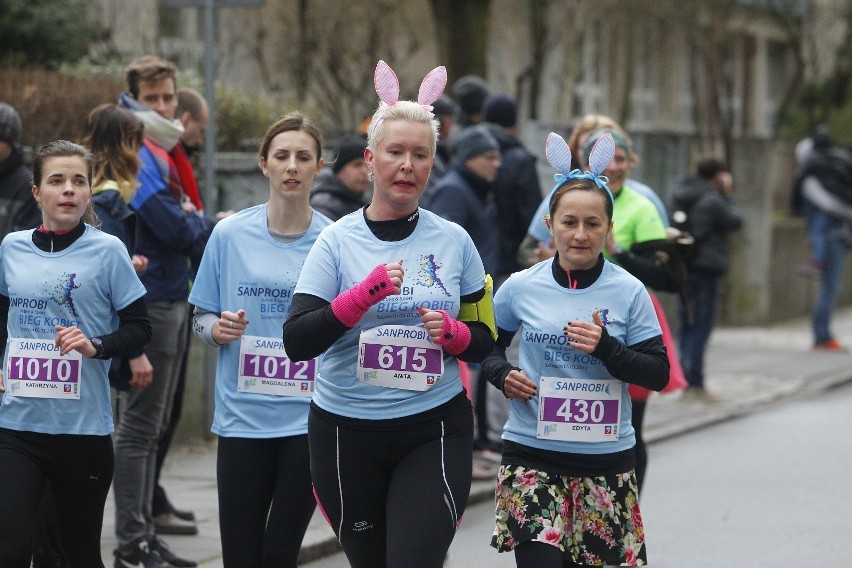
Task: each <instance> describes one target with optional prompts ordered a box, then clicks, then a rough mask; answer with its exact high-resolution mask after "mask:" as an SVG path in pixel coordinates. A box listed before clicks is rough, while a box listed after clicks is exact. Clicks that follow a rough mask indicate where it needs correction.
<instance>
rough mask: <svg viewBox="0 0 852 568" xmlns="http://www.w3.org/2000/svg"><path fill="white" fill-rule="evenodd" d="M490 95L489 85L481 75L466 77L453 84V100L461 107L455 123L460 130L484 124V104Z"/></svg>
mask: <svg viewBox="0 0 852 568" xmlns="http://www.w3.org/2000/svg"><path fill="white" fill-rule="evenodd" d="M489 94H491V93H490V90H489V89H488V84H487V83H486V82H485V79H483V78H482V77H480V76H479V75H465V76H464V77H460V78H459V79H458V80H456V82H455V83H453V98H454V99H455V100H456V103H457V104H458V107H459V108H458V110H459V113H458V116H457V117H456V121H455V122H456V124H457V125H458V127H459V129H461V130H464V129H465V128H467V127H468V126H473V125H475V124H479V123H480V122H482V104H483V103H484V102H485V99H486V98H488V95H489Z"/></svg>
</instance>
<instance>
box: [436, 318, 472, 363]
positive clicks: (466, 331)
mask: <svg viewBox="0 0 852 568" xmlns="http://www.w3.org/2000/svg"><path fill="white" fill-rule="evenodd" d="M435 311H436V312H439V313H440V314H441V315H442V316H443V317H444V327H443V328H442V329H441V337H440V338H438V340H437V341H435V343H436V344H438V345H440V346H442V347H443V348H444V351H446V352H447V353H449V354H450V355H458V354H459V353H461V352H462V351H464V350H465V349H467V346H468V345H470V337H471V335H470V328H469V327H467V324H465V323H463V322H460V321H459V320H457V319H453V318H451V317H450V314H448V313H447V312H445V311H444V310H435Z"/></svg>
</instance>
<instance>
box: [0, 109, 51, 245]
mask: <svg viewBox="0 0 852 568" xmlns="http://www.w3.org/2000/svg"><path fill="white" fill-rule="evenodd" d="M20 142H21V117H20V115H19V114H18V111H16V110H15V109H14V108H12V106H11V105H8V104H6V103H0V238H2V237H5V236H6V235H8V234H9V233H11V232H13V231H20V230H21V229H32V228H33V227H38V225H39V224H40V223H41V212H40V211H39V209H38V206H37V204H36V200H35V199H33V193H32V187H33V173H32V172H31V171H30V169H29V168H28V167H27V166H25V165H24V153H23V151H22V150H21V146H20Z"/></svg>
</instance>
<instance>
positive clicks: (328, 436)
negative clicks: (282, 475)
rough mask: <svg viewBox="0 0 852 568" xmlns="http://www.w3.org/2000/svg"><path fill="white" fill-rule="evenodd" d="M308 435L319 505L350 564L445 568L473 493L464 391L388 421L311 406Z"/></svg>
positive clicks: (469, 416)
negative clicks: (445, 562)
mask: <svg viewBox="0 0 852 568" xmlns="http://www.w3.org/2000/svg"><path fill="white" fill-rule="evenodd" d="M308 432H309V440H310V448H311V475H312V477H313V482H314V488H315V491H316V494H317V501H318V503H319V505H320V507H321V508H322V509H323V513H324V514H325V516H326V519H327V520H328V522H329V524H330V525H331V527H332V529H334V532H335V534H336V535H337V539H338V540H339V541H340V544H341V546H342V547H343V550H344V552H345V553H346V557H347V559H348V560H349V563H350V564H351V565H352V567H353V568H374V567H378V566H381V567H385V566H387V568H403V567H405V568H440V567H441V566H442V565H443V562H444V557H445V556H446V553H447V550H448V549H449V547H450V543H451V542H452V540H453V536H455V532H456V529H457V528H458V525H459V522H460V521H461V516H462V514H463V513H464V509H465V505H466V504H467V498H468V494H469V493H470V480H471V452H472V451H473V413H472V410H471V406H470V402H469V401H468V400H467V397H466V396H465V394H464V393H463V392H462V393H460V394H459V395H458V396H456V397H455V398H453V399H452V400H450V401H449V402H447V403H445V404H443V405H441V406H439V407H437V408H434V409H432V410H429V411H427V412H424V413H421V414H416V415H413V416H407V417H404V418H397V419H390V420H357V419H351V418H345V417H341V416H338V415H335V414H331V413H329V412H326V411H324V410H322V409H320V408H319V407H317V406H316V405H314V404H312V405H311V413H310V416H309V418H308Z"/></svg>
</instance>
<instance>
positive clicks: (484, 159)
mask: <svg viewBox="0 0 852 568" xmlns="http://www.w3.org/2000/svg"><path fill="white" fill-rule="evenodd" d="M499 168H500V145H499V144H498V142H497V139H496V138H494V136H493V135H492V134H491V132H490V131H489V129H488V128H487V127H486V126H485V125H477V126H471V127H469V128H467V129H465V130H464V131H463V132H462V133H461V135H460V136H459V139H458V144H457V146H456V151H455V153H454V154H453V162H452V166H451V168H450V171H449V173H447V175H446V176H444V178H443V179H442V180H441V181H440V182H438V185H437V186H436V187H435V193H434V195H433V196H432V199H431V201H430V202H429V203H428V205H427V208H428V209H429V210H430V211H432V212H433V213H437V214H438V215H440V216H441V217H443V218H444V219H447V220H449V221H453V222H454V223H458V224H459V225H461V226H462V227H463V228H464V230H465V231H467V233H468V234H469V235H470V238H471V239H473V243H474V244H475V245H476V250H477V251H479V256H480V257H482V264H483V265H484V266H485V272H486V273H487V274H497V273H498V271H499V270H500V237H499V232H498V231H496V230H495V225H496V223H497V207H496V205H495V203H494V194H493V190H492V188H493V184H494V180H495V179H497V170H498V169H499Z"/></svg>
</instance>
